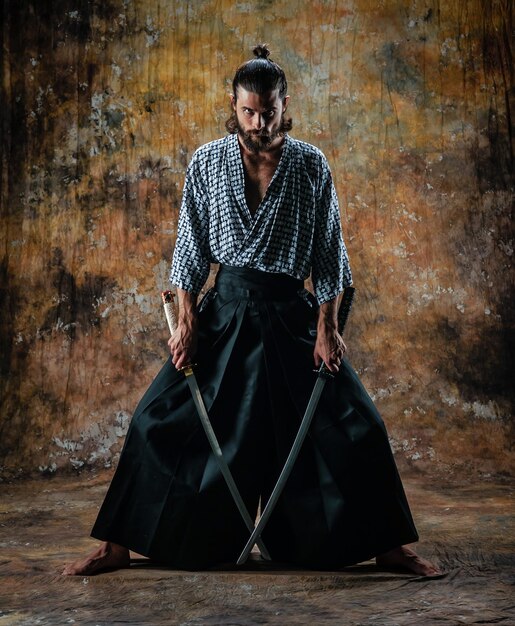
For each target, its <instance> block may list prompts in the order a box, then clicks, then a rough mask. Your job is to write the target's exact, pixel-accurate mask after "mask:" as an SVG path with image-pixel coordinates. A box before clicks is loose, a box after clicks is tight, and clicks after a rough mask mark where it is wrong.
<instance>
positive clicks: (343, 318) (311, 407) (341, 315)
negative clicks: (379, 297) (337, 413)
mask: <svg viewBox="0 0 515 626" xmlns="http://www.w3.org/2000/svg"><path fill="white" fill-rule="evenodd" d="M353 298H354V287H346V288H345V290H344V292H343V298H342V301H341V305H340V308H339V311H338V329H339V331H340V333H343V329H344V328H345V324H346V323H347V318H348V317H349V312H350V307H351V305H352V300H353ZM328 378H333V375H332V374H331V372H330V371H329V369H328V368H327V366H326V365H325V363H322V365H321V366H320V368H319V369H318V377H317V380H316V382H315V385H314V387H313V391H312V392H311V397H310V398H309V402H308V405H307V407H306V411H305V413H304V417H303V418H302V421H301V423H300V426H299V430H298V432H297V435H296V437H295V440H294V442H293V445H292V447H291V450H290V453H289V454H288V458H287V459H286V462H285V464H284V466H283V469H282V470H281V473H280V474H279V478H278V479H277V482H276V484H275V487H274V489H273V491H272V494H271V495H270V498H269V500H268V502H267V503H266V506H265V508H264V510H263V513H262V515H261V518H260V519H259V522H258V524H257V526H256V527H255V528H254V530H253V531H252V534H251V535H250V537H249V540H248V541H247V543H246V545H245V547H244V548H243V551H242V553H241V554H240V556H239V558H238V560H237V564H238V565H243V563H245V561H246V560H247V558H248V556H249V554H250V551H251V550H252V548H253V546H254V544H255V543H256V542H257V541H259V540H260V537H261V533H262V532H263V530H264V528H265V526H266V524H267V522H268V520H269V518H270V516H271V515H272V513H273V510H274V508H275V505H276V504H277V500H278V499H279V496H280V495H281V493H282V491H283V489H284V486H285V484H286V481H287V480H288V478H289V476H290V474H291V471H292V469H293V466H294V465H295V461H296V460H297V457H298V456H299V452H300V449H301V447H302V444H303V443H304V439H305V438H306V435H307V434H308V430H309V427H310V425H311V420H312V419H313V415H314V413H315V411H316V408H317V406H318V401H319V400H320V396H321V394H322V391H323V389H324V387H325V384H326V382H327V380H328Z"/></svg>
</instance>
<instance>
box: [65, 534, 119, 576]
mask: <svg viewBox="0 0 515 626" xmlns="http://www.w3.org/2000/svg"><path fill="white" fill-rule="evenodd" d="M130 560H131V559H130V555H129V550H128V549H127V548H124V547H123V546H119V545H118V544H117V543H110V542H108V541H104V542H103V543H101V544H100V546H99V547H98V548H97V549H96V550H94V551H93V552H92V553H91V554H88V556H87V557H86V558H85V559H79V560H78V561H75V563H70V564H69V565H67V566H66V567H65V568H64V569H63V571H62V572H61V575H62V576H91V575H93V574H98V573H99V572H102V571H104V570H106V569H119V568H122V567H129V563H130Z"/></svg>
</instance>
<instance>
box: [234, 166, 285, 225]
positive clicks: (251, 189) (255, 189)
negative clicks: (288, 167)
mask: <svg viewBox="0 0 515 626" xmlns="http://www.w3.org/2000/svg"><path fill="white" fill-rule="evenodd" d="M278 164H279V157H277V158H268V159H262V160H259V159H252V158H244V159H243V171H244V175H245V199H246V201H247V206H248V208H249V211H250V212H251V214H254V213H255V212H256V210H257V209H258V207H259V205H260V204H261V202H262V200H263V198H264V197H265V194H266V191H267V189H268V187H269V185H270V182H271V181H272V178H273V177H274V174H275V171H276V169H277V166H278Z"/></svg>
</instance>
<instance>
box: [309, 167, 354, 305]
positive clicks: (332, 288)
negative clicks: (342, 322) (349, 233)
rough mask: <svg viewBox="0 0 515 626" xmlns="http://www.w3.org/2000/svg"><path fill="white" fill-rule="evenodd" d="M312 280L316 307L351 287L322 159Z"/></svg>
mask: <svg viewBox="0 0 515 626" xmlns="http://www.w3.org/2000/svg"><path fill="white" fill-rule="evenodd" d="M311 279H312V281H313V289H314V292H315V296H316V299H317V301H318V303H319V304H322V303H323V302H327V301H328V300H332V299H333V298H336V296H338V294H340V293H341V292H342V291H343V289H344V287H348V286H350V285H351V284H352V274H351V269H350V265H349V257H348V254H347V249H346V247H345V244H344V242H343V235H342V227H341V220H340V209H339V207H338V198H337V196H336V189H335V188H334V184H333V180H332V176H331V171H330V169H329V165H328V164H327V162H326V160H325V158H323V161H322V170H321V175H320V189H319V201H318V206H317V210H316V218H315V232H314V241H313V255H312V266H311Z"/></svg>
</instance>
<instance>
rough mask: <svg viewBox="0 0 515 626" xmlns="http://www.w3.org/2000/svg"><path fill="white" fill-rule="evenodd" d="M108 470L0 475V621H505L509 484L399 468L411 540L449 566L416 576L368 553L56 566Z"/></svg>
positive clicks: (87, 520) (510, 613) (93, 506)
mask: <svg viewBox="0 0 515 626" xmlns="http://www.w3.org/2000/svg"><path fill="white" fill-rule="evenodd" d="M109 479H110V473H108V472H105V473H101V474H86V473H83V474H82V475H80V476H78V477H77V476H74V477H62V476H53V477H49V478H40V479H37V480H28V481H20V482H14V483H11V484H7V483H3V484H0V493H1V504H0V516H1V517H0V544H1V547H2V553H1V558H0V563H1V567H0V626H11V625H17V626H18V625H19V626H25V625H26V626H31V625H35V624H44V625H46V624H51V625H53V624H84V625H88V626H89V625H91V626H95V625H99V626H104V625H111V624H120V625H121V624H177V625H181V626H208V625H209V626H218V625H220V626H221V625H224V626H228V625H231V626H255V625H256V626H257V625H262V624H273V625H281V626H288V625H290V624H301V625H303V624H305V625H309V626H321V625H325V624H337V625H340V624H341V625H347V624H348V625H352V626H355V625H365V624H366V625H368V624H370V625H378V624H380V625H385V626H386V625H388V626H394V625H412V624H435V625H436V624H438V625H445V624H449V625H451V624H452V625H457V624H506V625H508V624H515V602H514V595H513V582H514V579H515V576H514V573H515V570H514V567H513V565H514V562H515V558H514V552H515V551H514V539H515V533H514V517H513V486H510V485H508V484H500V483H495V482H491V481H490V482H480V481H473V480H472V479H471V480H469V481H468V482H464V481H462V482H461V483H460V484H454V485H451V484H442V483H441V481H440V482H439V481H436V480H435V479H434V478H432V477H425V478H423V477H421V476H416V477H413V476H412V477H410V476H408V477H404V483H405V487H406V490H407V493H408V497H409V500H410V503H411V505H412V509H413V512H414V515H415V520H416V522H417V525H418V528H419V532H420V535H421V538H422V539H421V542H420V543H419V544H418V548H417V550H418V551H419V552H420V553H421V554H422V555H423V556H426V557H428V558H430V559H433V560H434V561H436V562H438V563H439V564H440V565H441V566H442V567H443V568H444V569H445V570H446V571H447V572H448V575H447V576H446V577H445V578H443V579H439V580H433V581H427V580H423V579H420V578H417V577H414V576H410V575H408V574H404V573H396V572H387V571H380V570H378V569H376V567H375V566H374V564H373V563H372V562H367V563H362V564H360V565H356V566H354V567H348V568H345V569H343V570H341V571H337V572H310V571H305V570H298V569H294V568H289V567H282V566H281V565H279V564H274V565H273V566H272V565H270V564H263V563H261V562H260V561H259V560H257V559H254V560H252V561H251V562H250V563H249V564H248V565H246V566H245V567H244V568H243V569H240V568H236V567H234V568H224V569H218V570H216V571H215V570H209V571H204V572H195V573H192V572H183V571H173V570H169V569H166V568H163V567H156V566H152V565H151V564H149V563H148V562H147V561H146V560H145V559H142V558H138V555H132V556H133V557H134V560H133V562H132V564H131V567H130V569H128V570H119V571H115V572H110V573H105V574H102V575H99V576H93V577H88V578H84V577H74V578H66V577H62V576H60V575H59V572H60V569H61V567H62V564H63V563H66V562H68V561H70V560H74V559H75V558H76V557H77V556H80V555H81V554H83V553H85V552H87V551H90V550H91V549H92V547H93V546H94V545H95V542H94V541H93V540H92V539H90V538H89V530H90V528H91V525H92V523H93V521H94V518H95V515H96V511H97V509H98V506H99V505H100V503H101V501H102V497H103V494H104V493H105V490H106V489H107V485H108V482H109Z"/></svg>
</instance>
